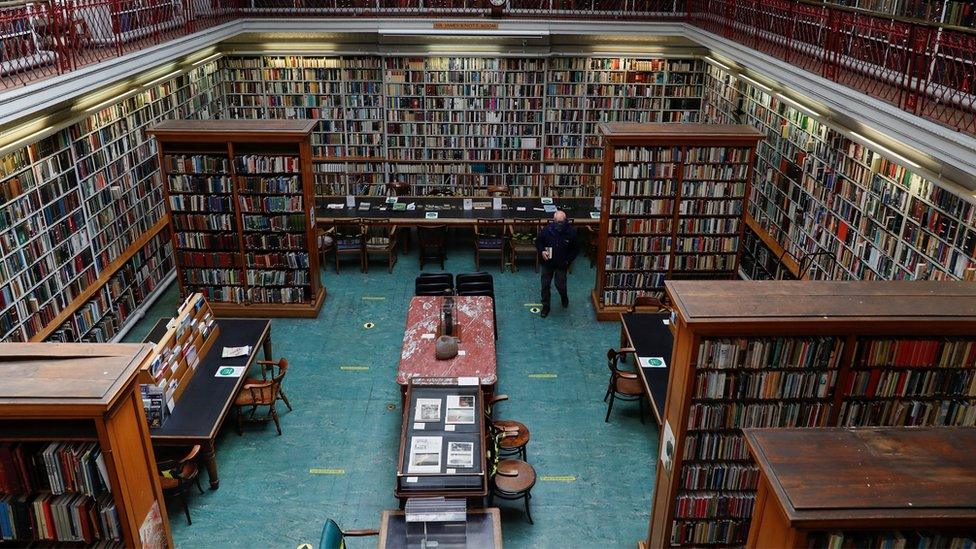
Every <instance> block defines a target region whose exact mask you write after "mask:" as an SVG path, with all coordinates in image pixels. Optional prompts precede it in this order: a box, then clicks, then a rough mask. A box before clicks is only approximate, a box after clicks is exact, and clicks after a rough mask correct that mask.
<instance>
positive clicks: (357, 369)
mask: <svg viewBox="0 0 976 549" xmlns="http://www.w3.org/2000/svg"><path fill="white" fill-rule="evenodd" d="M339 369H340V370H347V371H350V372H365V371H366V370H369V366H339Z"/></svg>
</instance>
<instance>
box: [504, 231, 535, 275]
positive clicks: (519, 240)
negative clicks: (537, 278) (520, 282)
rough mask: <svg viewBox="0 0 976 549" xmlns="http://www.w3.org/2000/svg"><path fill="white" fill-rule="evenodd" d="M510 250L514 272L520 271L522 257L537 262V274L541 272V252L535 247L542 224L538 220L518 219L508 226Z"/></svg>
mask: <svg viewBox="0 0 976 549" xmlns="http://www.w3.org/2000/svg"><path fill="white" fill-rule="evenodd" d="M507 228H508V250H509V254H511V261H510V262H511V264H512V272H513V273H514V272H515V271H517V270H518V258H519V256H520V255H522V256H529V257H531V258H533V259H534V260H535V272H539V250H537V249H536V247H535V239H536V238H537V237H538V236H539V230H540V229H542V224H541V223H539V221H538V220H536V219H518V218H516V219H515V221H514V222H513V223H510V224H509V225H508V227H507Z"/></svg>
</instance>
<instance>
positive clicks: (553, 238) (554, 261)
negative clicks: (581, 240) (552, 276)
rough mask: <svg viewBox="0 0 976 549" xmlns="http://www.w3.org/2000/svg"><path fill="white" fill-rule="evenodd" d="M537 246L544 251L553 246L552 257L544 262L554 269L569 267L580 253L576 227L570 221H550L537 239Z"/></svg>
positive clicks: (540, 251)
mask: <svg viewBox="0 0 976 549" xmlns="http://www.w3.org/2000/svg"><path fill="white" fill-rule="evenodd" d="M535 247H536V249H537V250H539V253H542V251H543V250H545V249H546V248H552V257H551V258H549V260H548V261H546V260H543V263H544V264H545V265H546V266H547V267H550V268H553V269H567V268H569V264H570V263H572V262H573V260H574V259H576V256H577V254H579V244H578V243H577V242H576V229H574V228H573V226H572V225H571V224H570V223H569V222H564V223H556V222H555V221H554V222H552V223H549V224H548V225H546V226H545V228H544V229H542V232H540V233H539V237H538V238H536V239H535Z"/></svg>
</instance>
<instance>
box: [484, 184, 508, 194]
mask: <svg viewBox="0 0 976 549" xmlns="http://www.w3.org/2000/svg"><path fill="white" fill-rule="evenodd" d="M486 191H487V192H488V196H492V197H494V196H502V197H509V196H512V189H511V188H510V187H509V186H508V185H488V188H487V189H486Z"/></svg>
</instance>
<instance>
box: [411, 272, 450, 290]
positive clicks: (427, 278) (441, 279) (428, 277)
mask: <svg viewBox="0 0 976 549" xmlns="http://www.w3.org/2000/svg"><path fill="white" fill-rule="evenodd" d="M433 282H438V283H443V284H447V285H448V286H450V287H451V288H453V287H454V275H452V274H451V273H420V274H419V275H418V276H417V278H416V279H414V284H430V283H433Z"/></svg>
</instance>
